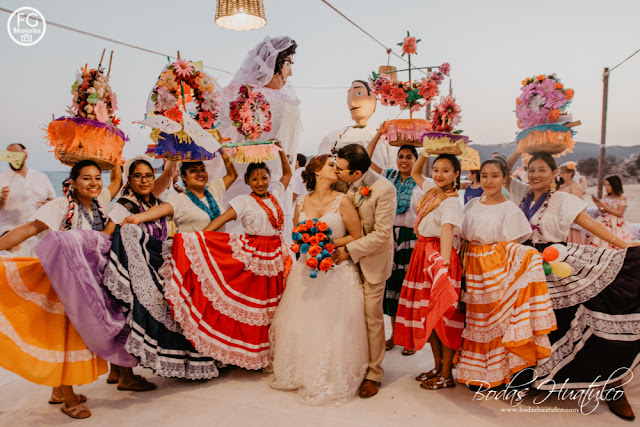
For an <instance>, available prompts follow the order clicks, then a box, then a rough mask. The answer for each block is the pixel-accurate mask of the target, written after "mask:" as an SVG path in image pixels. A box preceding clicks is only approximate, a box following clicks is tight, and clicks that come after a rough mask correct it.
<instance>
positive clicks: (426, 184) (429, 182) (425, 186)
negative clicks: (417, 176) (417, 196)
mask: <svg viewBox="0 0 640 427" xmlns="http://www.w3.org/2000/svg"><path fill="white" fill-rule="evenodd" d="M435 186H436V183H435V182H433V179H431V178H425V179H424V183H423V184H422V190H424V192H425V193H426V192H427V191H429V190H431V189H432V188H434V187H435Z"/></svg>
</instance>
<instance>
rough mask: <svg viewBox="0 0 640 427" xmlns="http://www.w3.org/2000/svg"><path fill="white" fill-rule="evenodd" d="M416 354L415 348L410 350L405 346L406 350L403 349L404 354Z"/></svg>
mask: <svg viewBox="0 0 640 427" xmlns="http://www.w3.org/2000/svg"><path fill="white" fill-rule="evenodd" d="M414 354H416V351H415V350H409V349H408V348H405V349H404V350H402V355H403V356H413V355H414Z"/></svg>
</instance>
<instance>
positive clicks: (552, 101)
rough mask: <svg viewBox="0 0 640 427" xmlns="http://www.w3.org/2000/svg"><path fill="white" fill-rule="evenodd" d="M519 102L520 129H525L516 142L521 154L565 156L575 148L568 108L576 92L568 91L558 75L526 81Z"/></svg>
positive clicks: (575, 123) (517, 110) (517, 102)
mask: <svg viewBox="0 0 640 427" xmlns="http://www.w3.org/2000/svg"><path fill="white" fill-rule="evenodd" d="M520 90H521V91H522V94H521V95H520V96H519V97H518V98H517V99H516V117H517V118H518V127H519V128H520V129H523V130H522V131H521V132H520V133H519V134H518V136H517V137H516V141H517V142H518V151H520V152H521V153H528V154H534V153H538V152H545V153H550V154H553V155H562V154H564V153H567V152H570V151H571V150H572V149H573V146H574V145H575V141H574V140H573V136H574V134H575V131H574V130H573V129H571V128H572V127H573V126H577V125H578V124H580V122H579V121H577V122H572V120H573V119H572V117H571V114H569V113H568V112H567V107H568V106H569V105H570V104H571V100H572V99H573V95H574V93H573V89H568V88H566V89H565V87H564V85H563V84H562V83H561V82H560V79H559V78H557V77H556V75H555V74H550V75H539V76H537V77H530V78H526V79H525V80H523V81H522V87H521V88H520Z"/></svg>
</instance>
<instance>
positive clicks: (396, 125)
mask: <svg viewBox="0 0 640 427" xmlns="http://www.w3.org/2000/svg"><path fill="white" fill-rule="evenodd" d="M430 131H431V122H428V121H427V120H424V119H397V120H389V121H387V124H386V128H385V129H383V133H384V135H385V136H386V137H387V140H388V141H389V142H390V143H392V142H396V141H398V140H404V141H420V138H421V137H422V135H424V134H425V133H426V132H430Z"/></svg>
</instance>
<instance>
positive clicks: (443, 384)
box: [420, 377, 456, 390]
mask: <svg viewBox="0 0 640 427" xmlns="http://www.w3.org/2000/svg"><path fill="white" fill-rule="evenodd" d="M455 386H456V383H455V382H454V381H453V377H451V378H446V379H445V378H444V377H438V378H437V380H436V381H423V382H422V383H421V384H420V387H422V388H424V389H426V390H440V389H441V388H453V387H455Z"/></svg>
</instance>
